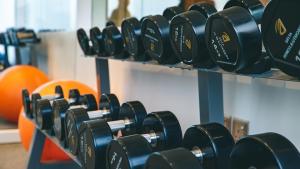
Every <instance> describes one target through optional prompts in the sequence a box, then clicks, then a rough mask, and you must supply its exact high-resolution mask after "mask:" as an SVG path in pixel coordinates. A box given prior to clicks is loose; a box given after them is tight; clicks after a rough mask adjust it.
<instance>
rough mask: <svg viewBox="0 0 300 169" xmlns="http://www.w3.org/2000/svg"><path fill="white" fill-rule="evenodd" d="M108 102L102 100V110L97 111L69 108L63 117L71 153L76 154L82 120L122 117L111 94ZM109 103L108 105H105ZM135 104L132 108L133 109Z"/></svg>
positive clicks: (106, 119)
mask: <svg viewBox="0 0 300 169" xmlns="http://www.w3.org/2000/svg"><path fill="white" fill-rule="evenodd" d="M110 98H113V99H111V100H110V102H106V103H105V102H104V105H100V108H103V110H98V111H87V110H86V109H83V108H77V109H69V110H68V111H67V113H66V117H65V127H66V136H67V137H66V139H67V144H68V146H69V149H70V151H71V153H72V154H74V155H77V154H78V151H79V150H78V149H79V137H80V136H79V135H80V131H81V128H80V126H81V124H82V123H83V122H84V121H90V120H95V119H103V120H104V121H110V120H117V119H123V117H124V116H123V115H122V111H121V109H122V108H120V104H119V101H118V100H117V98H116V97H113V95H111V97H110ZM107 103H109V105H107ZM134 106H135V105H133V109H134V110H135V107H134Z"/></svg>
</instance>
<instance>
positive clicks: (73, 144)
mask: <svg viewBox="0 0 300 169" xmlns="http://www.w3.org/2000/svg"><path fill="white" fill-rule="evenodd" d="M86 120H89V116H88V114H87V110H86V109H84V108H76V109H69V110H68V111H67V112H66V117H65V125H66V126H65V127H66V136H67V137H66V139H67V144H68V146H69V149H70V152H71V153H72V154H74V155H77V154H78V145H79V138H78V136H79V127H80V125H81V124H82V122H84V121H86Z"/></svg>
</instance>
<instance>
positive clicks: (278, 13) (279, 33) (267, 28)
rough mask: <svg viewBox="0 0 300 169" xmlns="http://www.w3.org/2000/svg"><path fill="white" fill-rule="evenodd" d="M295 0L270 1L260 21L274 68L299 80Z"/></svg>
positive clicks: (298, 25)
mask: <svg viewBox="0 0 300 169" xmlns="http://www.w3.org/2000/svg"><path fill="white" fill-rule="evenodd" d="M299 5H300V2H299V1H297V0H272V1H270V2H269V4H268V5H267V7H266V9H265V13H264V15H263V21H262V33H263V41H264V45H265V48H266V51H267V53H268V54H269V55H270V56H271V58H272V60H273V61H274V64H275V67H278V68H279V69H280V70H282V71H283V72H285V73H287V74H289V75H291V76H295V77H297V78H300V40H299V32H300V20H299V17H296V16H295V13H297V12H298V11H299Z"/></svg>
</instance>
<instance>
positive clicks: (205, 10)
mask: <svg viewBox="0 0 300 169" xmlns="http://www.w3.org/2000/svg"><path fill="white" fill-rule="evenodd" d="M189 11H197V12H200V13H201V14H202V15H203V16H204V17H205V18H208V17H210V16H211V15H212V14H214V13H216V12H217V9H216V8H215V6H213V5H212V4H209V3H205V2H198V3H195V4H193V5H191V6H190V7H189Z"/></svg>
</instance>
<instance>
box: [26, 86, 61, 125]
mask: <svg viewBox="0 0 300 169" xmlns="http://www.w3.org/2000/svg"><path fill="white" fill-rule="evenodd" d="M54 93H55V94H54V95H47V96H41V95H40V94H39V93H33V94H32V95H31V99H30V95H29V91H28V90H27V89H23V90H22V102H23V107H24V111H25V114H26V116H27V117H28V118H31V119H32V118H35V117H36V106H37V105H36V104H37V100H39V99H48V100H55V99H60V98H64V93H63V89H62V87H61V86H55V89H54Z"/></svg>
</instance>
